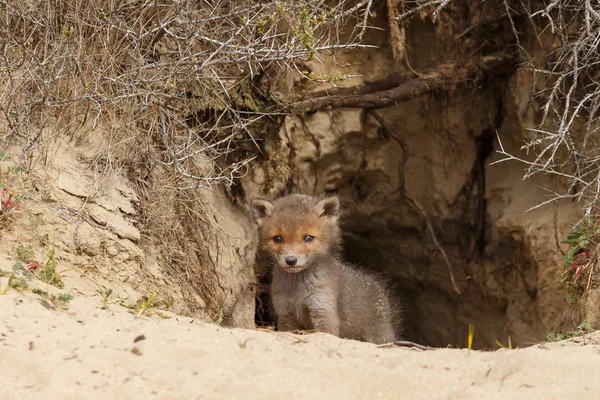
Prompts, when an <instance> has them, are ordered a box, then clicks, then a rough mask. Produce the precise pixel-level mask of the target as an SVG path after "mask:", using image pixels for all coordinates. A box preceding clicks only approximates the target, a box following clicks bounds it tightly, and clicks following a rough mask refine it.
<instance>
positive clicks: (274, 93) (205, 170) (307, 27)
mask: <svg viewBox="0 0 600 400" xmlns="http://www.w3.org/2000/svg"><path fill="white" fill-rule="evenodd" d="M371 2H372V0H368V1H366V0H365V1H346V0H335V1H327V2H326V1H324V0H317V1H311V0H305V1H294V0H282V1H267V2H261V1H259V0H231V1H230V0H217V1H192V0H179V1H177V0H176V1H154V0H152V1H149V0H126V1H114V0H97V1H87V0H75V1H70V0H28V1H23V0H0V21H2V22H1V23H0V38H2V39H0V115H1V116H2V117H1V118H0V120H2V123H0V133H1V136H0V139H1V143H0V148H8V147H9V146H14V144H15V143H16V144H18V145H19V147H20V150H21V155H22V163H23V168H24V170H25V171H29V170H31V169H32V168H33V167H35V166H36V165H37V164H36V163H41V164H43V163H45V162H47V161H51V157H50V158H44V157H39V156H36V155H38V154H43V153H44V151H47V149H48V145H49V144H51V143H53V142H54V141H61V140H65V138H66V139H68V140H71V141H74V142H76V143H79V142H83V141H86V140H87V139H88V138H89V137H90V136H91V135H97V132H98V133H99V134H100V135H101V138H102V141H103V142H104V144H105V145H104V147H103V148H102V149H101V151H100V153H99V154H98V155H97V157H95V158H94V159H93V160H92V161H93V164H94V167H95V169H96V172H97V174H98V175H102V174H110V173H114V172H119V171H120V170H122V169H125V171H126V172H127V173H128V175H129V178H130V179H132V181H134V182H135V184H136V185H137V189H138V192H139V193H140V194H141V203H142V204H141V207H140V211H141V213H142V216H141V217H140V218H141V219H142V221H143V222H145V224H144V225H145V228H144V227H143V228H142V230H143V231H144V233H146V234H147V235H148V236H152V235H155V236H158V237H160V238H162V245H163V247H164V249H166V250H165V252H166V253H167V254H166V255H165V258H164V263H165V264H166V265H167V266H169V268H171V272H173V275H174V276H176V277H177V279H180V280H182V282H183V281H185V282H183V283H182V285H184V284H187V286H188V288H189V290H190V291H195V292H196V293H198V294H199V295H200V296H201V297H203V298H204V299H205V300H208V301H210V299H212V298H214V297H215V294H214V293H213V291H214V290H215V289H214V288H215V287H216V285H215V284H214V282H213V281H212V280H211V279H214V271H211V270H207V269H206V268H207V267H208V266H207V265H206V264H210V262H209V261H210V260H207V258H206V257H207V255H206V254H205V252H206V249H203V248H202V246H203V245H202V240H220V239H219V235H218V227H215V226H213V225H214V222H212V221H207V218H206V215H207V212H206V210H205V209H204V206H203V205H202V202H201V198H200V199H198V196H199V194H198V193H196V192H195V191H194V192H193V193H192V192H190V193H187V192H186V191H185V190H183V189H196V188H211V187H212V185H214V184H227V185H231V184H232V183H233V181H234V179H236V178H237V177H239V176H240V175H241V174H244V173H245V172H246V169H247V168H248V162H249V161H250V160H252V158H253V157H255V156H256V155H257V154H258V153H259V152H260V144H261V137H262V136H264V135H265V134H266V133H268V132H266V131H267V130H268V129H271V128H270V127H272V126H273V125H274V124H275V125H276V123H277V117H278V116H281V115H283V114H284V105H283V101H284V100H285V98H286V96H289V95H291V93H292V88H291V87H290V79H289V74H290V73H291V74H300V75H302V74H305V73H304V72H303V70H302V68H301V66H300V65H301V63H302V62H304V61H306V60H317V61H318V59H319V57H320V55H321V54H323V53H328V54H330V53H333V52H334V51H336V50H338V49H348V48H353V47H359V46H361V45H360V44H359V40H360V38H361V37H362V34H363V32H364V30H365V29H366V28H367V25H366V17H367V16H368V14H369V10H370V7H371ZM349 19H353V20H354V21H355V22H356V23H355V24H348V20H349ZM353 26H354V28H352V27H353ZM348 27H350V28H352V29H349V30H348V31H344V29H346V28H348ZM305 78H307V79H309V80H317V81H319V80H323V79H324V80H330V81H333V82H335V81H337V80H339V79H344V78H345V76H341V75H333V76H328V77H326V78H323V77H314V76H305ZM200 197H201V196H200ZM181 221H186V222H185V224H182V223H180V222H181ZM201 226H203V227H204V228H203V229H199V227H201ZM190 227H191V228H190ZM144 229H145V230H144ZM190 229H192V230H194V231H199V230H201V231H202V232H205V233H206V234H207V235H208V233H211V232H212V233H214V235H215V237H216V239H215V238H211V237H204V238H194V239H193V241H194V242H195V245H193V246H192V247H193V248H190V246H191V245H189V241H188V242H185V241H183V240H181V239H182V238H189V237H190ZM184 242H185V243H188V244H186V245H182V243H184ZM203 252H204V253H203ZM182 254H183V256H182ZM190 254H191V255H190ZM211 276H213V278H210V277H211ZM186 282H187V283H186ZM184 286H185V285H184ZM211 307H212V309H213V311H214V309H215V307H217V305H214V304H212V305H210V304H209V308H211Z"/></svg>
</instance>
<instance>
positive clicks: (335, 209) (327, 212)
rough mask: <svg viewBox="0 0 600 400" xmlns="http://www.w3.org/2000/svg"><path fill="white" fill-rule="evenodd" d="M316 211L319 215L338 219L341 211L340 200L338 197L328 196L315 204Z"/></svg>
mask: <svg viewBox="0 0 600 400" xmlns="http://www.w3.org/2000/svg"><path fill="white" fill-rule="evenodd" d="M315 211H316V212H317V215H318V216H319V217H329V218H334V219H337V217H338V215H339V213H340V201H339V200H338V198H337V197H335V196H332V197H327V198H325V199H323V200H321V201H319V202H318V203H317V204H316V205H315Z"/></svg>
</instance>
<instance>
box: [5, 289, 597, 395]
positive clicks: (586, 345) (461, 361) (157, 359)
mask: <svg viewBox="0 0 600 400" xmlns="http://www.w3.org/2000/svg"><path fill="white" fill-rule="evenodd" d="M47 289H49V291H50V292H52V290H53V288H47ZM40 300H41V297H40V296H38V295H35V294H33V293H31V292H23V293H18V292H16V291H15V290H12V289H11V290H9V291H7V292H6V294H4V295H2V296H0V349H1V350H0V354H1V356H0V382H1V385H0V387H1V391H2V398H3V399H9V400H12V399H25V398H48V399H50V398H53V399H54V398H56V399H59V398H60V399H83V398H85V399H107V398H108V399H124V398H127V399H206V398H231V399H233V398H244V399H261V400H264V399H283V398H313V399H314V398H319V399H321V398H322V399H332V398H339V399H367V398H368V399H370V398H377V399H379V398H381V399H398V398H410V399H421V398H422V399H449V398H452V399H454V398H456V399H470V398H473V399H474V398H478V399H480V398H487V399H490V398H498V399H500V398H502V399H506V398H520V399H526V398H531V399H539V398H544V399H565V398H580V399H584V398H590V399H591V398H597V394H598V392H599V391H600V379H598V376H597V375H596V374H595V373H593V371H598V370H600V334H599V333H595V334H592V335H589V336H587V337H581V338H577V339H573V340H571V341H565V342H559V343H553V344H543V345H539V346H535V347H531V348H526V349H519V350H501V351H496V352H477V351H472V352H471V353H470V354H469V353H468V352H467V351H466V350H458V349H440V350H434V351H422V350H416V349H406V348H397V347H394V348H378V347H376V346H375V345H372V344H369V343H360V342H355V341H348V340H340V339H337V338H335V337H332V336H330V335H326V334H312V335H304V336H298V335H293V334H287V333H275V332H263V331H254V330H244V329H227V328H223V327H220V326H217V325H214V324H206V323H202V322H198V321H194V320H192V319H189V318H185V317H178V316H174V315H172V317H171V318H169V319H163V318H160V317H158V316H152V317H142V318H140V319H135V316H134V315H132V314H131V313H129V312H128V311H127V310H126V309H124V308H123V307H121V306H118V305H116V304H112V305H110V306H109V308H108V309H107V310H103V309H100V308H99V305H100V303H101V300H100V299H99V298H96V299H94V298H85V297H81V296H80V297H76V298H74V299H73V300H72V301H71V302H70V303H69V305H68V308H67V309H64V310H50V309H46V308H45V307H43V306H42V305H41V304H40ZM140 335H144V337H145V339H144V340H139V341H137V342H134V340H135V339H136V338H137V337H138V336H140Z"/></svg>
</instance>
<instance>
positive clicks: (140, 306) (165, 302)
mask: <svg viewBox="0 0 600 400" xmlns="http://www.w3.org/2000/svg"><path fill="white" fill-rule="evenodd" d="M174 301H175V300H174V299H173V297H172V296H168V297H167V298H165V299H157V298H156V293H152V294H151V295H150V296H144V297H142V299H140V300H139V301H138V302H136V303H131V304H126V303H124V302H121V305H122V306H123V307H125V308H127V309H129V310H131V311H132V312H134V313H135V318H136V319H137V318H139V317H141V316H142V315H146V316H150V315H151V314H152V311H157V312H158V310H163V311H164V310H169V309H170V308H171V307H172V306H173V303H174ZM159 316H160V314H159Z"/></svg>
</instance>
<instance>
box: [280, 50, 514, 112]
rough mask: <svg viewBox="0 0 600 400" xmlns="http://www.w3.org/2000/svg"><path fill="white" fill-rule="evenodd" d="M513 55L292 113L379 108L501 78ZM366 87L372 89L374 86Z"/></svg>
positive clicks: (320, 100)
mask: <svg viewBox="0 0 600 400" xmlns="http://www.w3.org/2000/svg"><path fill="white" fill-rule="evenodd" d="M516 64H517V62H516V58H515V56H514V55H513V54H510V53H505V52H500V53H495V54H492V55H488V56H485V57H482V58H481V60H479V62H478V63H472V64H468V65H457V64H450V65H442V66H440V67H438V68H437V69H436V71H434V72H431V73H430V74H427V75H425V76H426V77H425V78H414V79H411V80H409V81H407V82H405V83H403V84H401V85H399V86H396V87H394V88H391V89H387V90H381V91H376V92H372V93H360V94H353V95H334V96H329V97H317V98H312V99H307V100H302V101H299V102H296V103H293V104H292V105H291V106H290V111H292V112H296V113H299V112H312V111H318V110H323V109H327V108H337V107H362V108H383V107H388V106H391V105H394V104H397V103H401V102H404V101H408V100H411V99H413V98H415V97H418V96H422V95H424V94H427V93H431V92H433V91H436V90H442V89H448V88H450V87H453V86H456V85H460V84H462V83H464V82H466V81H469V80H473V79H478V78H481V77H491V76H494V77H496V76H504V75H508V74H510V73H511V72H512V71H514V69H515V68H516ZM369 85H371V86H375V85H376V83H370V84H369Z"/></svg>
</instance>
